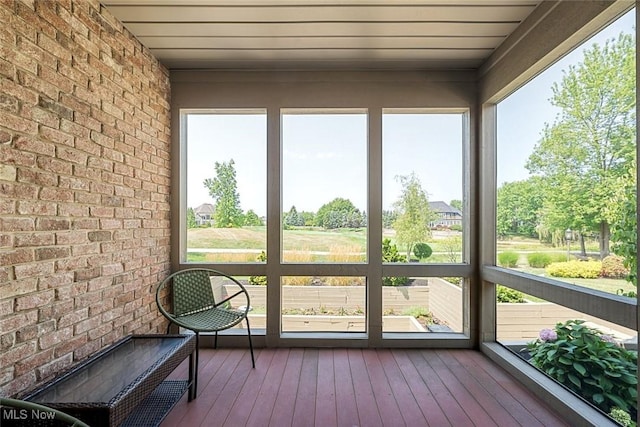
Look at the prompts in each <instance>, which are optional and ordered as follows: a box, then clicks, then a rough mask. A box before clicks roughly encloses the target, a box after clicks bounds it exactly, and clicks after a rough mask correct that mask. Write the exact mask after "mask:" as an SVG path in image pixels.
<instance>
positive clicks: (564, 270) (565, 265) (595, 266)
mask: <svg viewBox="0 0 640 427" xmlns="http://www.w3.org/2000/svg"><path fill="white" fill-rule="evenodd" d="M545 270H546V272H547V273H549V274H550V275H551V276H553V277H565V278H581V279H596V278H598V277H600V272H601V271H602V263H601V262H600V261H593V260H590V261H578V260H571V261H565V262H552V263H551V264H549V265H548V266H547V268H546V269H545Z"/></svg>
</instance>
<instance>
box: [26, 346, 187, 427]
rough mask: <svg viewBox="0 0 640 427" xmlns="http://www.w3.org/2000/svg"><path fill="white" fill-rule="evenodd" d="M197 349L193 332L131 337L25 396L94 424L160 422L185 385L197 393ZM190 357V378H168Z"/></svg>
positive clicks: (107, 426) (112, 426)
mask: <svg viewBox="0 0 640 427" xmlns="http://www.w3.org/2000/svg"><path fill="white" fill-rule="evenodd" d="M194 350H195V338H194V336H193V335H132V336H128V337H126V338H124V339H122V340H120V341H119V342H117V343H115V344H113V345H112V346H110V347H108V348H106V349H105V350H103V351H101V352H99V353H98V354H96V355H94V356H92V357H91V358H90V359H89V360H87V361H85V362H83V363H82V364H80V365H79V366H77V367H74V368H73V369H72V370H71V371H69V372H68V373H66V374H64V375H62V376H60V377H59V378H56V379H55V380H53V381H51V382H49V383H47V384H45V385H44V386H43V387H41V388H40V389H39V390H37V391H35V392H34V393H31V394H30V395H28V396H26V397H25V398H24V400H27V401H30V402H34V403H38V404H41V405H45V406H48V407H51V408H55V409H58V410H60V411H63V412H65V413H67V414H69V415H72V416H74V417H76V418H78V419H80V420H82V421H84V422H86V423H87V424H89V425H90V426H92V427H102V426H105V427H116V426H135V427H142V426H156V425H159V424H160V422H161V421H162V420H163V419H164V417H165V416H166V414H167V413H168V412H169V411H170V410H171V408H172V407H173V405H174V404H175V403H176V402H177V401H178V400H179V399H180V398H181V397H182V396H183V395H184V393H185V392H186V391H187V390H188V391H189V400H191V399H192V398H194V397H195V395H194V389H193V378H194V357H193V354H194ZM187 356H188V357H189V376H188V379H186V380H171V381H167V380H165V379H166V378H167V376H168V375H169V374H170V373H171V372H172V371H173V370H174V369H175V368H176V367H177V366H178V365H179V364H180V363H182V361H183V360H185V359H186V358H187ZM34 425H42V424H34Z"/></svg>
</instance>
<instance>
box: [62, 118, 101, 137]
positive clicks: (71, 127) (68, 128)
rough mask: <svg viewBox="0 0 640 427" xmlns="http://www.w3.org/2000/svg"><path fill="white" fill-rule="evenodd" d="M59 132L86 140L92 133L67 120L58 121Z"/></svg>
mask: <svg viewBox="0 0 640 427" xmlns="http://www.w3.org/2000/svg"><path fill="white" fill-rule="evenodd" d="M60 130H61V131H63V132H66V133H68V134H71V135H74V136H76V137H78V138H84V139H87V138H89V136H90V135H91V133H92V132H93V131H92V130H89V129H87V128H86V127H84V126H82V125H80V124H78V123H76V122H74V121H72V120H67V119H64V118H63V119H60Z"/></svg>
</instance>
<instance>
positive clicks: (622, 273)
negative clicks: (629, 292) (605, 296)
mask: <svg viewBox="0 0 640 427" xmlns="http://www.w3.org/2000/svg"><path fill="white" fill-rule="evenodd" d="M600 275H601V276H602V277H608V278H610V279H624V278H625V277H627V276H628V275H629V269H628V268H627V267H625V266H624V258H622V257H621V256H618V255H609V256H607V257H605V258H604V259H603V260H602V271H601V272H600Z"/></svg>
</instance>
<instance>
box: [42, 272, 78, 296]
mask: <svg viewBox="0 0 640 427" xmlns="http://www.w3.org/2000/svg"><path fill="white" fill-rule="evenodd" d="M73 278H74V274H73V273H71V272H63V273H57V274H52V275H49V276H46V277H40V278H39V281H38V289H39V290H44V289H51V288H59V287H61V286H64V285H69V284H71V283H73ZM56 298H57V299H58V300H59V299H60V298H59V296H58V295H57V294H56Z"/></svg>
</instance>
